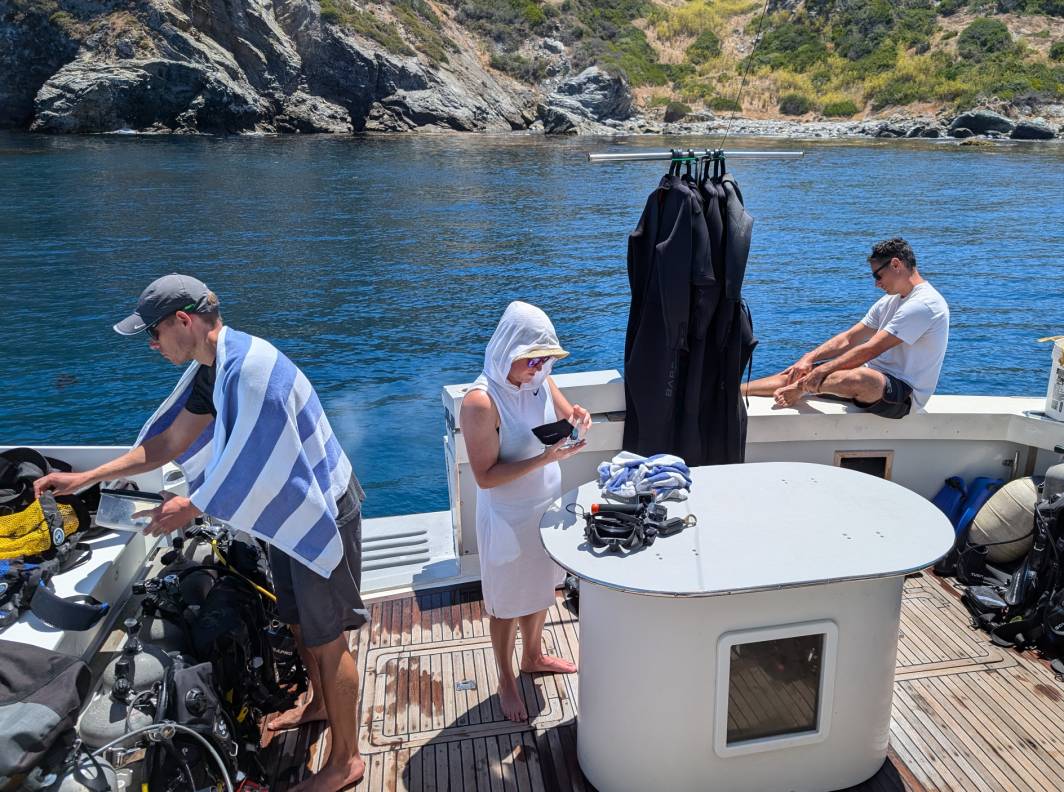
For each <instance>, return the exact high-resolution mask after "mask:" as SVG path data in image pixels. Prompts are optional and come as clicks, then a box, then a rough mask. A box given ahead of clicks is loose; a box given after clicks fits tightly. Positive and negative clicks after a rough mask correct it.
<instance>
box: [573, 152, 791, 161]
mask: <svg viewBox="0 0 1064 792" xmlns="http://www.w3.org/2000/svg"><path fill="white" fill-rule="evenodd" d="M676 155H679V156H676ZM714 156H716V157H722V158H724V159H801V158H802V157H803V156H805V152H804V151H720V150H718V149H676V150H675V151H632V152H626V153H624V154H597V153H594V152H588V155H587V159H588V162H639V161H641V160H671V159H673V158H676V159H702V158H705V157H714Z"/></svg>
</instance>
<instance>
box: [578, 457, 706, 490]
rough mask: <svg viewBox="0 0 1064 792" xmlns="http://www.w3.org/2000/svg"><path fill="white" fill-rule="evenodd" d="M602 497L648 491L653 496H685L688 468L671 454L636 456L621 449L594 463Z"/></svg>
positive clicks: (687, 485) (687, 486)
mask: <svg viewBox="0 0 1064 792" xmlns="http://www.w3.org/2000/svg"><path fill="white" fill-rule="evenodd" d="M598 474H599V487H600V488H601V490H602V494H603V496H604V497H611V496H612V497H614V498H621V499H633V500H634V499H635V498H636V497H638V496H640V495H652V496H654V498H655V499H657V500H685V499H686V498H687V496H688V495H689V494H690V489H691V470H690V469H689V468H688V467H687V465H686V463H684V461H683V460H682V459H680V457H678V456H673V455H672V454H654V456H651V457H644V456H639V455H638V454H633V453H631V452H630V451H622V452H621V453H619V454H617V456H615V457H614V458H613V459H611V460H609V461H608V462H602V463H601V464H600V465H599V466H598Z"/></svg>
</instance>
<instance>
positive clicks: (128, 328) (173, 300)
mask: <svg viewBox="0 0 1064 792" xmlns="http://www.w3.org/2000/svg"><path fill="white" fill-rule="evenodd" d="M217 307H218V302H217V298H215V299H214V300H212V299H211V290H210V289H208V288H207V286H206V284H205V283H204V282H203V281H201V280H197V279H196V278H193V277H192V276H190V275H178V274H177V273H176V272H174V273H171V274H170V275H163V277H161V278H158V279H156V280H153V281H152V282H151V283H150V284H148V288H146V289H145V290H144V291H142V292H141V293H140V298H139V299H138V300H137V310H135V311H134V312H133V313H131V314H130V315H129V316H127V317H126V318H125V319H123V320H122V321H121V322H119V323H118V324H116V325H115V332H117V333H121V334H122V335H127V336H128V335H136V334H137V333H139V332H141V331H142V330H146V329H147V328H149V327H151V326H152V325H153V324H155V323H156V322H158V321H160V320H162V319H165V318H166V317H168V316H169V315H170V314H172V313H174V312H176V311H185V312H186V313H206V312H207V311H210V310H214V309H215V308H217Z"/></svg>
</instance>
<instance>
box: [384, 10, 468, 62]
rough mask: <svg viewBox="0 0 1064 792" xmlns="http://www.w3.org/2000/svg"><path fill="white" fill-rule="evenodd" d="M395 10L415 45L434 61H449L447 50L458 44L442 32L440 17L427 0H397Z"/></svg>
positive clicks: (455, 48) (455, 47)
mask: <svg viewBox="0 0 1064 792" xmlns="http://www.w3.org/2000/svg"><path fill="white" fill-rule="evenodd" d="M393 10H394V11H395V15H396V16H397V17H398V18H399V21H400V22H401V23H402V25H403V28H404V29H405V30H406V32H407V34H408V36H409V37H410V38H412V39H413V40H414V42H415V46H416V47H417V48H418V49H419V50H421V51H422V52H423V53H425V55H427V56H428V57H429V59H430V60H432V61H433V62H434V63H447V50H450V51H451V52H457V51H458V45H457V44H455V43H454V42H453V41H452V40H451V39H450V38H448V37H447V36H445V35H443V34H442V33H440V27H441V24H440V18H439V17H438V16H437V15H436V12H435V11H433V10H432V7H431V6H430V5H429V4H428V3H426V2H425V0H396V2H395V4H394V6H393Z"/></svg>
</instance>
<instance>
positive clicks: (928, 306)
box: [861, 281, 949, 412]
mask: <svg viewBox="0 0 1064 792" xmlns="http://www.w3.org/2000/svg"><path fill="white" fill-rule="evenodd" d="M861 322H862V324H864V325H867V326H868V327H871V328H872V329H873V330H886V331H887V332H888V333H890V334H891V335H892V336H894V337H895V338H897V339H900V340H901V343H900V344H898V345H897V346H895V347H893V348H891V349H888V350H887V351H886V352H884V353H883V354H881V355H879V356H878V357H875V358H873V359H872V360H870V361H868V362H867V363H866V364H865V365H866V366H869V367H870V368H874V369H876V370H877V371H882V372H884V373H887V374H893V375H894V376H895V377H897V378H898V379H900V380H902V381H903V382H906V383H908V384H909V385H911V386H912V389H913V412H923V411H924V406H925V405H926V404H927V400H928V399H930V398H931V394H932V393H934V392H935V386H936V385H938V375H939V373H940V372H941V371H942V361H943V359H944V358H945V357H946V342H947V341H949V306H948V305H946V300H945V299H944V298H943V297H942V295H941V294H939V293H938V291H937V290H936V289H935V287H934V286H932V285H931V284H930V283H928V282H927V281H924V282H923V283H920V284H917V285H916V286H914V287H913V290H912V291H911V292H909V294H908V296H906V297H904V298H903V297H901V296H899V295H897V294H885V295H883V296H882V297H880V298H879V299H878V300H876V303H875V305H873V306H872V307H871V308H869V309H868V313H867V314H865V317H864V319H862V320H861Z"/></svg>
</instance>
